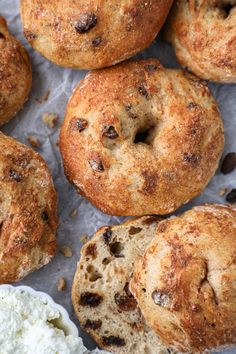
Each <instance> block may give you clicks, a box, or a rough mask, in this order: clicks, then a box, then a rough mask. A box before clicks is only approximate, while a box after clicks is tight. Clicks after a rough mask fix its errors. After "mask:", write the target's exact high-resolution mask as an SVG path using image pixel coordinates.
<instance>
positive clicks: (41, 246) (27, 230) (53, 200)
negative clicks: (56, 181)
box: [0, 133, 57, 284]
mask: <svg viewBox="0 0 236 354" xmlns="http://www.w3.org/2000/svg"><path fill="white" fill-rule="evenodd" d="M56 209H57V195H56V191H55V189H54V186H53V182H52V179H51V176H50V173H49V170H48V167H47V165H46V164H45V162H44V161H43V159H42V158H41V156H40V155H39V154H37V153H36V152H34V151H33V150H32V149H30V148H28V147H27V146H25V145H23V144H21V143H19V142H18V141H16V140H15V139H12V138H10V137H7V136H5V135H3V134H2V133H0V283H1V284H2V283H9V282H13V281H17V280H19V279H21V278H23V277H24V276H26V275H28V274H29V273H30V272H32V271H34V270H36V269H38V268H40V267H42V266H43V265H44V264H47V263H48V262H49V261H50V260H51V258H52V257H53V256H54V254H55V251H56V239H55V233H56V228H57V215H56Z"/></svg>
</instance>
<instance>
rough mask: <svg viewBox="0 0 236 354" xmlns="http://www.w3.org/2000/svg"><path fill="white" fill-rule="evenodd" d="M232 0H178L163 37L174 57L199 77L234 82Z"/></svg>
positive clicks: (235, 53) (235, 37) (234, 4)
mask: <svg viewBox="0 0 236 354" xmlns="http://www.w3.org/2000/svg"><path fill="white" fill-rule="evenodd" d="M235 23H236V1H235V0H200V1H194V0H189V1H186V0H178V1H176V2H175V4H174V6H173V8H172V10H171V13H170V15H169V20H168V21H167V24H166V33H165V38H166V40H167V41H169V42H171V43H172V45H173V47H174V49H175V52H176V56H177V59H178V61H179V62H180V64H181V65H183V66H184V67H187V68H188V69H189V70H191V71H192V72H193V73H195V74H196V75H198V76H199V77H201V78H203V79H207V80H213V81H218V82H225V83H234V82H236V25H235Z"/></svg>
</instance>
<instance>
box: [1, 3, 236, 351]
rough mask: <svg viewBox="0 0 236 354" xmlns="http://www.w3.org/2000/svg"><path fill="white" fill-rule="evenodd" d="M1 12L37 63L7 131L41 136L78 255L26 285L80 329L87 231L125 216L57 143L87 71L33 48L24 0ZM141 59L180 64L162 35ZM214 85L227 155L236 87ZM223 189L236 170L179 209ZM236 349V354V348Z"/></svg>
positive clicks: (58, 261)
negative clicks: (69, 176) (77, 287)
mask: <svg viewBox="0 0 236 354" xmlns="http://www.w3.org/2000/svg"><path fill="white" fill-rule="evenodd" d="M0 15H2V16H4V17H5V18H6V20H7V22H8V25H9V28H10V31H11V33H12V34H13V35H15V36H16V37H17V38H18V39H19V40H20V41H21V42H22V43H23V44H24V46H25V47H26V48H27V50H28V52H29V54H30V57H31V61H32V67H33V88H32V91H31V94H30V98H29V100H28V102H27V103H26V104H25V106H24V108H23V109H22V110H21V111H20V112H19V113H18V115H17V116H16V118H14V119H13V120H12V121H11V122H10V123H8V124H7V125H5V126H4V127H3V128H2V131H3V132H5V133H7V134H9V135H11V136H13V137H15V138H17V139H18V140H20V141H21V142H23V143H25V144H27V145H29V143H28V141H27V137H28V135H33V136H36V137H37V138H38V139H39V140H40V143H41V147H40V148H39V149H37V151H38V152H39V153H40V154H42V156H43V157H44V159H45V160H46V162H47V163H48V165H49V168H50V170H51V172H52V175H53V179H54V183H55V186H56V189H57V191H58V194H59V218H60V225H59V229H58V243H59V245H64V244H66V245H70V246H71V247H72V249H73V257H71V258H66V257H64V256H63V255H62V254H61V253H58V254H57V255H56V257H55V258H54V260H53V261H52V262H51V263H50V264H49V265H47V266H46V267H44V268H43V269H41V270H39V271H37V272H35V273H33V274H32V275H30V276H28V277H27V278H25V279H24V280H23V281H22V282H20V284H24V285H29V286H31V287H33V288H34V289H35V290H40V291H44V292H46V293H48V294H50V295H51V296H52V297H53V299H54V300H55V301H56V302H57V303H59V304H61V305H62V306H64V307H65V308H66V309H67V311H68V312H69V315H70V317H71V319H72V320H73V321H74V322H75V324H76V325H78V327H79V323H78V321H77V319H76V317H75V315H74V311H73V308H72V304H71V298H70V290H71V282H72V278H73V275H74V271H75V268H76V263H77V261H78V259H79V252H80V247H81V245H82V242H81V236H82V235H85V234H87V235H89V236H91V235H92V234H93V233H94V232H95V230H96V229H98V228H99V227H101V226H102V225H105V224H117V223H119V222H120V221H122V220H123V219H124V218H118V217H111V216H108V215H105V214H103V213H102V212H100V211H99V210H97V209H96V208H95V207H94V206H93V205H91V204H90V203H89V202H88V201H86V200H85V199H84V198H82V197H81V196H79V195H78V194H77V192H76V191H75V189H74V188H73V187H72V186H71V185H70V184H69V183H68V182H67V180H66V178H65V176H64V173H63V167H62V161H61V157H60V153H59V149H58V146H57V145H56V143H57V140H58V133H59V126H60V125H61V123H62V122H63V117H64V112H65V107H66V104H67V101H68V99H69V98H70V96H71V93H72V91H73V89H74V88H75V86H76V85H77V83H78V81H79V80H80V79H81V78H83V77H84V75H85V74H86V72H85V71H76V70H70V69H64V68H59V67H57V66H56V65H54V64H52V63H51V62H49V61H48V60H46V59H44V58H43V57H42V56H41V55H40V54H38V53H37V52H36V51H34V50H33V49H32V48H31V47H30V45H29V44H28V43H27V41H26V40H25V38H24V36H23V34H22V26H21V21H20V16H19V1H18V0H0ZM159 37H161V35H160V36H159ZM138 57H139V58H149V57H154V58H159V59H160V61H161V62H162V64H163V65H165V66H168V67H175V66H177V64H176V61H175V56H174V53H173V51H172V49H171V47H170V45H168V44H165V43H163V42H162V41H161V38H158V40H156V41H155V42H154V43H153V45H152V46H151V47H150V48H148V49H146V50H145V51H143V52H142V53H141V54H139V55H138ZM210 87H211V89H212V93H213V94H214V96H215V97H216V99H217V102H218V104H219V108H220V111H221V114H222V117H223V120H224V125H225V138H226V144H225V153H227V152H230V151H236V85H219V84H212V83H211V84H210ZM47 91H49V92H50V94H49V97H48V99H47V100H46V101H44V102H42V103H39V101H40V100H42V99H43V98H44V97H45V95H46V93H47ZM44 112H47V113H53V114H54V113H55V114H57V115H58V116H59V122H58V124H57V127H56V128H55V129H49V128H48V127H47V126H46V125H45V124H43V122H42V114H43V113H44ZM225 153H224V155H225ZM222 188H228V189H229V190H231V189H232V188H236V171H235V172H233V173H231V174H229V175H222V174H221V173H220V172H219V171H218V172H217V173H216V175H215V177H214V178H213V179H212V180H211V182H210V184H209V185H208V187H207V188H206V189H205V191H204V192H203V193H202V195H200V196H199V197H197V198H195V199H194V200H192V201H191V202H190V203H188V204H187V205H186V206H184V207H183V208H181V209H179V210H178V212H177V213H179V212H181V211H183V210H185V209H188V208H190V207H192V206H193V205H197V204H201V203H203V202H218V203H222V202H224V201H225V196H220V195H219V191H220V190H221V189H222ZM75 210H77V215H75V216H74V217H71V216H70V214H71V212H73V211H75ZM60 277H64V278H65V279H66V284H67V287H66V290H65V291H63V292H58V290H57V281H58V279H59V278H60ZM80 333H81V335H82V337H83V340H84V343H85V345H86V346H87V347H88V348H89V349H93V348H95V344H94V343H93V342H92V341H91V339H89V337H88V336H87V335H86V334H85V333H83V332H80ZM231 353H236V349H235V350H233V351H231Z"/></svg>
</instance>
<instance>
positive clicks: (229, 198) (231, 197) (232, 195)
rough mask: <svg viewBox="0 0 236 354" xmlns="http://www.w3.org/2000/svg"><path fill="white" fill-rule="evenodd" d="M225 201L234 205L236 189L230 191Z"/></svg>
mask: <svg viewBox="0 0 236 354" xmlns="http://www.w3.org/2000/svg"><path fill="white" fill-rule="evenodd" d="M226 201H227V202H229V203H232V204H233V203H236V189H232V191H231V192H229V194H228V195H227V196H226Z"/></svg>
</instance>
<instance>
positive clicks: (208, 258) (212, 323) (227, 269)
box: [130, 204, 236, 353]
mask: <svg viewBox="0 0 236 354" xmlns="http://www.w3.org/2000/svg"><path fill="white" fill-rule="evenodd" d="M134 269H135V270H134V276H133V279H132V280H131V284H130V286H131V291H132V293H133V294H134V296H135V297H136V299H137V301H138V304H139V306H140V308H141V311H142V313H143V315H144V317H145V319H146V320H147V322H148V324H149V325H150V326H151V327H152V328H153V329H154V330H155V331H156V333H157V334H158V335H159V336H160V338H161V339H162V340H163V341H165V343H166V344H167V345H171V346H173V347H174V348H175V349H176V350H177V351H178V352H179V351H181V352H182V351H183V352H192V353H202V352H203V351H204V350H209V349H212V348H215V347H220V346H226V347H227V346H228V345H232V344H235V343H236V297H235V293H236V209H234V208H231V207H229V206H226V205H214V204H212V205H210V204H206V205H203V206H198V207H195V208H193V209H192V210H189V211H187V212H185V213H184V214H183V215H182V216H178V217H174V218H170V219H168V220H165V221H163V222H161V223H159V225H158V227H157V233H156V236H155V237H154V238H153V240H152V241H151V243H150V244H149V246H148V247H147V249H146V251H145V253H144V256H143V257H141V258H139V260H138V261H137V263H136V265H135V268H134Z"/></svg>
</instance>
